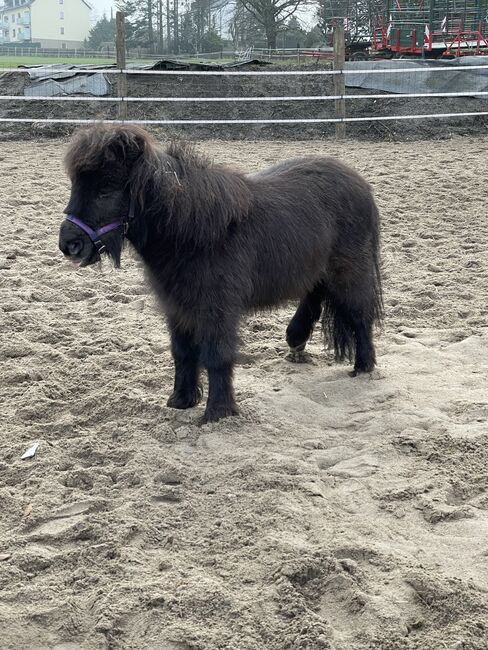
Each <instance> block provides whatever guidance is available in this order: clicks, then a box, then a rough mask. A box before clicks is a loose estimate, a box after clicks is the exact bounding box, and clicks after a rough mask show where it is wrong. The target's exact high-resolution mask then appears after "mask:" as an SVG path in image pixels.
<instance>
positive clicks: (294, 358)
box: [285, 345, 312, 363]
mask: <svg viewBox="0 0 488 650" xmlns="http://www.w3.org/2000/svg"><path fill="white" fill-rule="evenodd" d="M285 359H286V360H287V361H290V362H291V363H312V357H311V355H310V354H309V353H308V352H305V345H303V346H300V347H298V348H290V351H289V352H288V354H287V355H286V357H285Z"/></svg>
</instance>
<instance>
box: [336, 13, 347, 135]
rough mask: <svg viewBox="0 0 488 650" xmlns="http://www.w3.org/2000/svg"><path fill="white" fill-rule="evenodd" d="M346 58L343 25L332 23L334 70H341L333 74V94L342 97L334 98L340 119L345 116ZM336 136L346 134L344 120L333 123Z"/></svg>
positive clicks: (337, 115)
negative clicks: (344, 72)
mask: <svg viewBox="0 0 488 650" xmlns="http://www.w3.org/2000/svg"><path fill="white" fill-rule="evenodd" d="M345 60H346V45H345V41H344V25H342V24H340V23H336V24H335V25H334V70H339V71H341V73H340V74H335V75H334V95H340V96H341V98H342V99H336V100H335V116H336V117H337V118H340V119H344V118H345V117H346V100H345V99H344V95H345V94H346V82H345V78H344V74H342V71H343V70H344V63H345ZM335 134H336V138H340V139H342V138H344V137H345V136H346V124H345V122H336V123H335Z"/></svg>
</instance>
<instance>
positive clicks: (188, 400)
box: [166, 388, 202, 409]
mask: <svg viewBox="0 0 488 650" xmlns="http://www.w3.org/2000/svg"><path fill="white" fill-rule="evenodd" d="M201 399H202V390H201V388H198V389H197V390H196V391H195V392H193V393H180V392H178V391H176V390H175V392H174V393H173V394H172V395H170V397H169V399H168V401H167V402H166V405H167V406H169V408H172V409H191V408H192V407H193V406H196V405H197V404H198V403H199V402H200V400H201Z"/></svg>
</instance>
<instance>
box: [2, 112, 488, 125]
mask: <svg viewBox="0 0 488 650" xmlns="http://www.w3.org/2000/svg"><path fill="white" fill-rule="evenodd" d="M480 115H488V111H474V112H469V113H432V114H427V113H426V114H421V115H385V116H383V115H370V116H367V117H344V118H338V117H311V118H297V119H295V118H289V119H288V118H284V119H259V118H258V119H249V120H247V119H245V120H132V119H129V120H96V119H92V120H89V119H87V120H85V119H74V118H73V119H71V118H66V119H63V118H59V119H56V118H35V117H32V118H31V117H0V123H1V122H13V123H21V124H22V123H24V124H37V123H41V124H126V123H127V122H130V123H131V124H154V125H163V124H166V125H169V124H179V125H182V124H183V125H184V124H195V125H196V124H326V123H329V124H337V123H338V122H385V121H386V122H390V121H392V120H420V119H432V118H448V117H475V116H480Z"/></svg>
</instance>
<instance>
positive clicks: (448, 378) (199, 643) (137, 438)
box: [0, 138, 488, 650]
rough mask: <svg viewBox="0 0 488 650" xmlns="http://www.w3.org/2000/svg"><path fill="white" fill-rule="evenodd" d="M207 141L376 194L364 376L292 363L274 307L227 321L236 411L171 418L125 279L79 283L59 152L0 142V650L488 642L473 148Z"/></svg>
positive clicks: (141, 295)
mask: <svg viewBox="0 0 488 650" xmlns="http://www.w3.org/2000/svg"><path fill="white" fill-rule="evenodd" d="M201 147H202V148H203V149H204V150H205V151H206V152H207V153H209V154H210V155H212V156H214V157H215V158H216V159H217V160H219V161H226V162H229V163H232V164H237V165H239V166H240V167H242V168H245V169H248V170H255V169H258V168H260V167H263V166H265V165H266V164H268V163H271V162H274V161H275V160H278V159H282V158H285V157H288V156H293V155H295V154H299V153H303V152H305V151H307V152H315V153H328V154H333V155H338V156H340V157H341V158H342V159H343V160H345V161H347V162H349V163H350V164H352V165H353V166H354V167H356V169H358V170H359V171H360V172H362V173H363V174H364V175H365V176H366V178H368V179H369V180H370V181H371V183H372V184H373V186H374V188H375V192H376V196H377V200H378V203H379V205H380V208H381V213H382V217H383V258H384V267H385V282H384V283H385V299H386V320H385V324H384V329H383V332H382V334H381V335H380V336H378V338H377V344H378V353H379V366H378V370H377V371H375V373H374V374H373V375H372V376H371V377H361V378H356V379H351V378H349V377H348V376H347V372H346V371H347V369H348V368H347V366H343V365H334V364H332V363H331V359H330V357H329V356H328V355H327V353H326V352H325V351H324V350H323V344H322V342H321V337H320V336H319V332H316V334H315V335H314V338H313V340H312V343H311V344H310V346H309V351H310V352H311V357H312V362H311V363H310V364H303V365H294V364H290V363H288V362H287V361H286V360H285V354H286V345H285V342H284V330H285V327H286V323H287V320H288V319H289V318H290V316H291V314H292V306H290V308H289V309H283V310H281V311H279V312H277V313H274V314H271V315H270V314H266V315H260V316H255V317H252V318H249V319H248V320H247V321H246V322H245V323H244V324H243V328H242V338H243V345H242V355H241V357H240V363H239V366H238V368H237V371H236V391H237V399H238V403H239V405H240V407H241V410H242V416H240V417H238V418H232V419H230V420H226V421H223V422H220V423H217V424H213V425H205V426H199V424H198V420H199V418H200V417H201V415H202V412H203V406H200V407H198V408H196V409H194V410H191V411H186V412H175V411H173V410H170V409H168V408H166V407H165V400H166V397H167V396H168V394H169V392H170V387H171V384H172V362H171V357H170V353H169V346H168V336H167V333H166V331H165V328H164V326H163V324H162V322H163V321H162V317H161V315H160V314H159V313H158V310H157V308H156V305H155V302H154V300H153V298H152V296H151V295H150V293H149V292H148V289H147V287H146V286H145V284H144V279H143V274H142V270H141V266H140V263H139V262H138V261H137V260H136V259H135V257H134V256H133V255H131V254H130V252H129V251H127V252H126V255H125V259H124V262H123V268H122V269H121V270H120V271H115V270H113V269H112V268H111V267H110V265H109V264H105V265H103V267H102V269H98V268H96V269H87V270H84V271H74V270H72V269H71V267H69V266H68V265H67V264H66V263H65V262H64V261H63V259H62V256H61V254H60V253H59V252H58V251H57V230H58V225H59V222H60V218H61V213H62V209H63V208H64V205H65V202H66V198H67V196H68V191H69V187H68V182H67V179H66V178H65V176H64V173H63V170H62V164H61V158H62V153H63V149H64V145H63V144H62V143H60V142H54V143H53V142H49V143H46V142H39V143H35V142H28V143H27V142H26V143H19V142H17V143H3V144H1V145H0V234H1V241H0V294H1V309H2V329H1V334H0V336H1V339H0V359H1V368H2V371H1V374H0V393H1V422H2V425H1V436H0V504H1V507H0V648H1V649H2V650H10V649H12V650H18V649H27V650H31V649H38V648H39V649H41V648H42V649H44V648H53V649H56V650H75V649H80V650H92V649H93V650H98V649H105V648H106V649H108V648H110V649H119V648H124V649H125V648H131V649H148V650H149V649H158V650H159V649H162V650H217V649H223V650H224V649H225V650H248V649H249V650H251V649H252V650H287V649H293V650H295V649H297V650H298V649H300V650H302V649H303V650H315V649H323V648H325V649H327V648H330V649H334V650H366V649H371V650H373V649H382V650H383V649H384V650H411V649H412V650H413V649H416V650H442V649H448V650H451V649H457V650H459V649H463V650H481V649H486V648H488V445H487V443H488V428H487V424H488V392H487V389H488V378H487V370H488V327H487V325H488V307H487V297H488V218H487V216H486V208H487V202H486V160H487V155H488V139H481V140H479V139H472V138H464V139H453V140H449V141H442V142H438V143H436V142H432V141H430V142H416V143H410V144H409V143H406V144H392V143H384V144H381V143H374V144H367V143H366V144H358V143H354V142H349V141H348V142H345V143H344V144H336V143H328V142H320V143H318V142H316V143H313V142H312V143H311V142H307V143H300V142H294V143H288V144H287V143H279V142H259V143H253V142H247V143H243V142H240V143H225V142H207V143H205V144H202V145H201ZM36 441H40V446H39V449H38V451H37V455H36V457H35V458H34V459H31V460H27V461H22V460H21V459H20V457H21V455H22V453H23V452H24V451H25V450H26V449H27V448H28V447H29V446H30V445H31V444H32V443H34V442H36Z"/></svg>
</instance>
